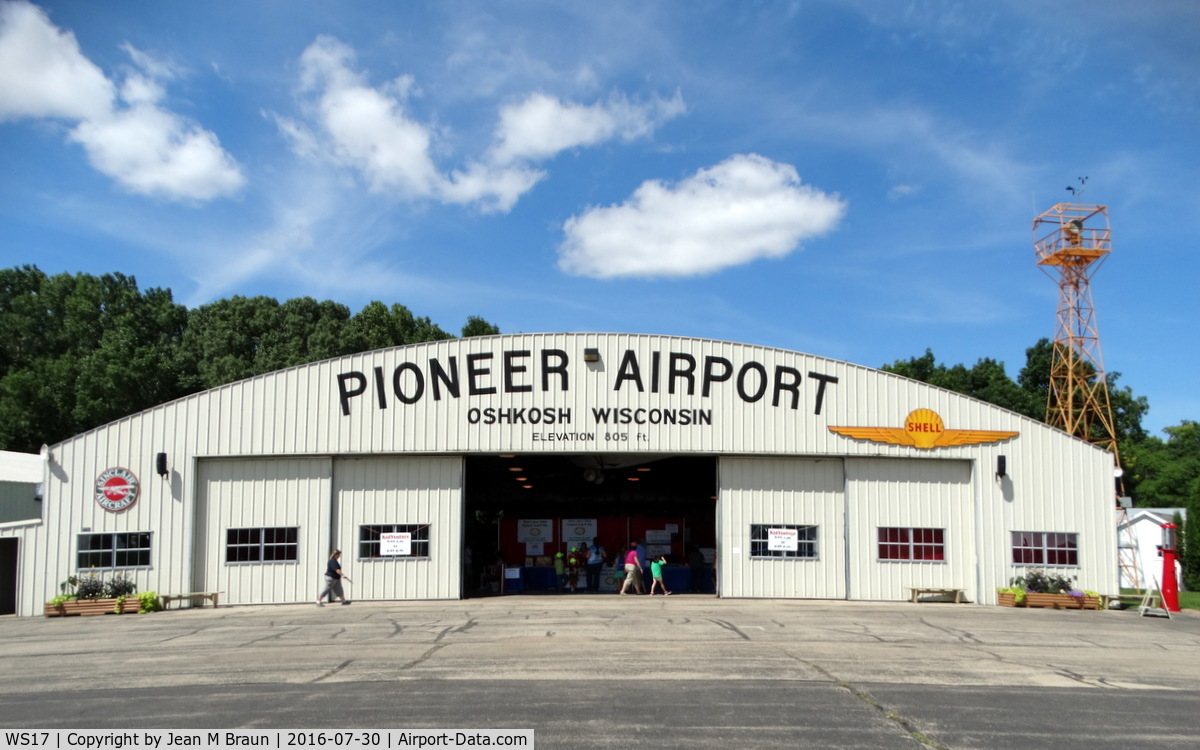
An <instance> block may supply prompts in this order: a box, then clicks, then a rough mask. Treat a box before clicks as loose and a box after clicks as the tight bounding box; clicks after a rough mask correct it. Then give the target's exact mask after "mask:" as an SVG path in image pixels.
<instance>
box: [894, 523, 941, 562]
mask: <svg viewBox="0 0 1200 750" xmlns="http://www.w3.org/2000/svg"><path fill="white" fill-rule="evenodd" d="M879 559H880V560H891V561H897V562H930V561H934V562H943V561H945V559H946V530H945V529H905V528H900V527H895V526H886V527H885V526H881V527H879Z"/></svg>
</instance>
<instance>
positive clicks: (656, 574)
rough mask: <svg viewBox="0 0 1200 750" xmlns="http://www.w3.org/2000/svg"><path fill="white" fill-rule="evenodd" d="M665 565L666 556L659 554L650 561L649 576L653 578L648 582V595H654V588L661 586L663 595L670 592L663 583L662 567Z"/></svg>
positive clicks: (668, 594)
mask: <svg viewBox="0 0 1200 750" xmlns="http://www.w3.org/2000/svg"><path fill="white" fill-rule="evenodd" d="M665 567H667V558H666V557H664V556H663V555H659V556H658V559H657V560H651V561H650V577H651V578H653V579H654V580H652V581H651V582H650V596H654V589H656V588H662V590H663V596H670V595H671V592H670V591H667V584H665V583H663V568H665Z"/></svg>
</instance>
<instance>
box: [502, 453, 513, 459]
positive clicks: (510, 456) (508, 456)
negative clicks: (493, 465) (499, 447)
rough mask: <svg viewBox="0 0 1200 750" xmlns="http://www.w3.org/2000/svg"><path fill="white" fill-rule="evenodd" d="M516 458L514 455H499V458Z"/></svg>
mask: <svg viewBox="0 0 1200 750" xmlns="http://www.w3.org/2000/svg"><path fill="white" fill-rule="evenodd" d="M516 457H517V456H516V454H514V453H501V454H500V458H516Z"/></svg>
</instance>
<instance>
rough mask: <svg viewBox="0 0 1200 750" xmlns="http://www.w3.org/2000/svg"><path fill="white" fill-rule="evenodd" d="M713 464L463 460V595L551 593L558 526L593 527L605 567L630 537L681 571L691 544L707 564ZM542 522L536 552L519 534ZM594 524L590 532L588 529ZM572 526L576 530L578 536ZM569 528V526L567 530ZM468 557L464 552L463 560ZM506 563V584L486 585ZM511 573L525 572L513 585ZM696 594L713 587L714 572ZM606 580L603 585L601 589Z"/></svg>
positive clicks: (607, 457)
mask: <svg viewBox="0 0 1200 750" xmlns="http://www.w3.org/2000/svg"><path fill="white" fill-rule="evenodd" d="M716 502H717V459H716V457H715V456H670V455H648V454H537V453H521V454H500V455H473V456H467V457H466V458H465V470H464V482H463V503H464V510H465V513H464V521H463V523H464V529H463V544H464V554H463V560H464V570H463V595H464V596H474V595H477V594H478V593H494V591H493V589H499V588H505V589H506V590H507V591H509V592H510V593H511V592H513V591H526V592H531V593H533V592H542V593H545V592H551V593H552V592H553V587H552V584H549V583H548V579H547V576H549V575H550V573H549V572H548V571H547V570H546V568H547V567H549V566H552V564H553V558H554V555H555V554H556V553H558V552H563V553H564V554H566V553H567V552H568V551H569V549H570V547H571V544H570V543H569V541H565V540H564V524H563V521H565V520H582V521H584V522H585V527H586V528H588V529H589V531H588V532H587V534H585V536H588V544H589V545H590V544H591V539H590V534H591V529H592V528H594V530H595V535H596V536H598V537H600V542H601V545H602V546H603V547H604V548H605V551H606V553H607V556H606V560H605V563H606V565H605V569H606V570H607V569H608V566H609V565H611V564H612V563H613V562H614V561H615V560H616V558H617V557H618V556H619V555H620V554H621V553H622V552H624V550H625V549H626V548H627V546H628V544H629V542H630V541H632V540H635V539H636V540H641V541H643V542H645V543H647V544H648V549H657V550H660V551H662V552H663V554H666V556H667V559H668V561H669V562H670V563H672V564H673V565H680V566H683V565H686V563H687V555H688V553H689V551H691V550H692V548H693V547H696V548H698V549H699V550H701V551H702V552H703V553H704V554H705V555H706V556H707V557H708V562H709V564H710V565H711V555H712V550H714V549H715V547H716V538H717V532H716ZM537 522H542V526H543V527H544V528H545V529H546V530H547V532H548V534H547V535H548V536H549V537H551V539H550V540H549V541H545V542H543V544H542V546H541V553H540V554H536V546H535V547H532V548H531V547H530V546H529V545H528V544H527V543H526V541H525V539H524V538H523V536H524V533H525V532H524V531H523V529H524V530H525V531H528V527H529V525H531V524H536V523H537ZM586 522H594V526H588V525H586ZM578 528H579V527H576V531H577V530H578ZM568 531H570V529H568ZM468 551H469V554H468ZM500 560H503V566H504V567H506V568H507V569H508V571H507V575H508V576H510V578H509V580H508V585H507V586H504V587H499V586H494V585H489V584H488V583H487V582H488V581H489V580H494V578H495V577H496V575H497V574H498V573H499V572H500V571H501V570H502V568H501V566H500ZM513 568H522V571H521V575H522V580H521V581H520V582H519V583H518V582H517V581H516V580H514V579H512V578H511V576H514V575H516V573H515V572H514V570H513ZM703 578H704V581H703V586H702V587H701V590H706V591H711V590H712V581H711V575H705V576H703ZM603 587H604V584H602V588H603Z"/></svg>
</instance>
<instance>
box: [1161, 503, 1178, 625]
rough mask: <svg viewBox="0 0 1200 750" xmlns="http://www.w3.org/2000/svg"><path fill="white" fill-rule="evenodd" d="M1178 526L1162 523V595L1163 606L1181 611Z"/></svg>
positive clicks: (1173, 610) (1169, 609)
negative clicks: (1176, 569)
mask: <svg viewBox="0 0 1200 750" xmlns="http://www.w3.org/2000/svg"><path fill="white" fill-rule="evenodd" d="M1177 528H1178V527H1177V526H1175V524H1173V523H1164V524H1163V525H1162V530H1163V536H1162V547H1161V549H1162V559H1163V573H1162V597H1163V607H1164V608H1165V609H1166V610H1167V611H1168V612H1178V611H1179V578H1178V577H1177V576H1176V575H1175V561H1176V560H1178V559H1179V548H1178V546H1177V544H1178V542H1177V541H1176V538H1175V536H1176V534H1175V532H1176V530H1177Z"/></svg>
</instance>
